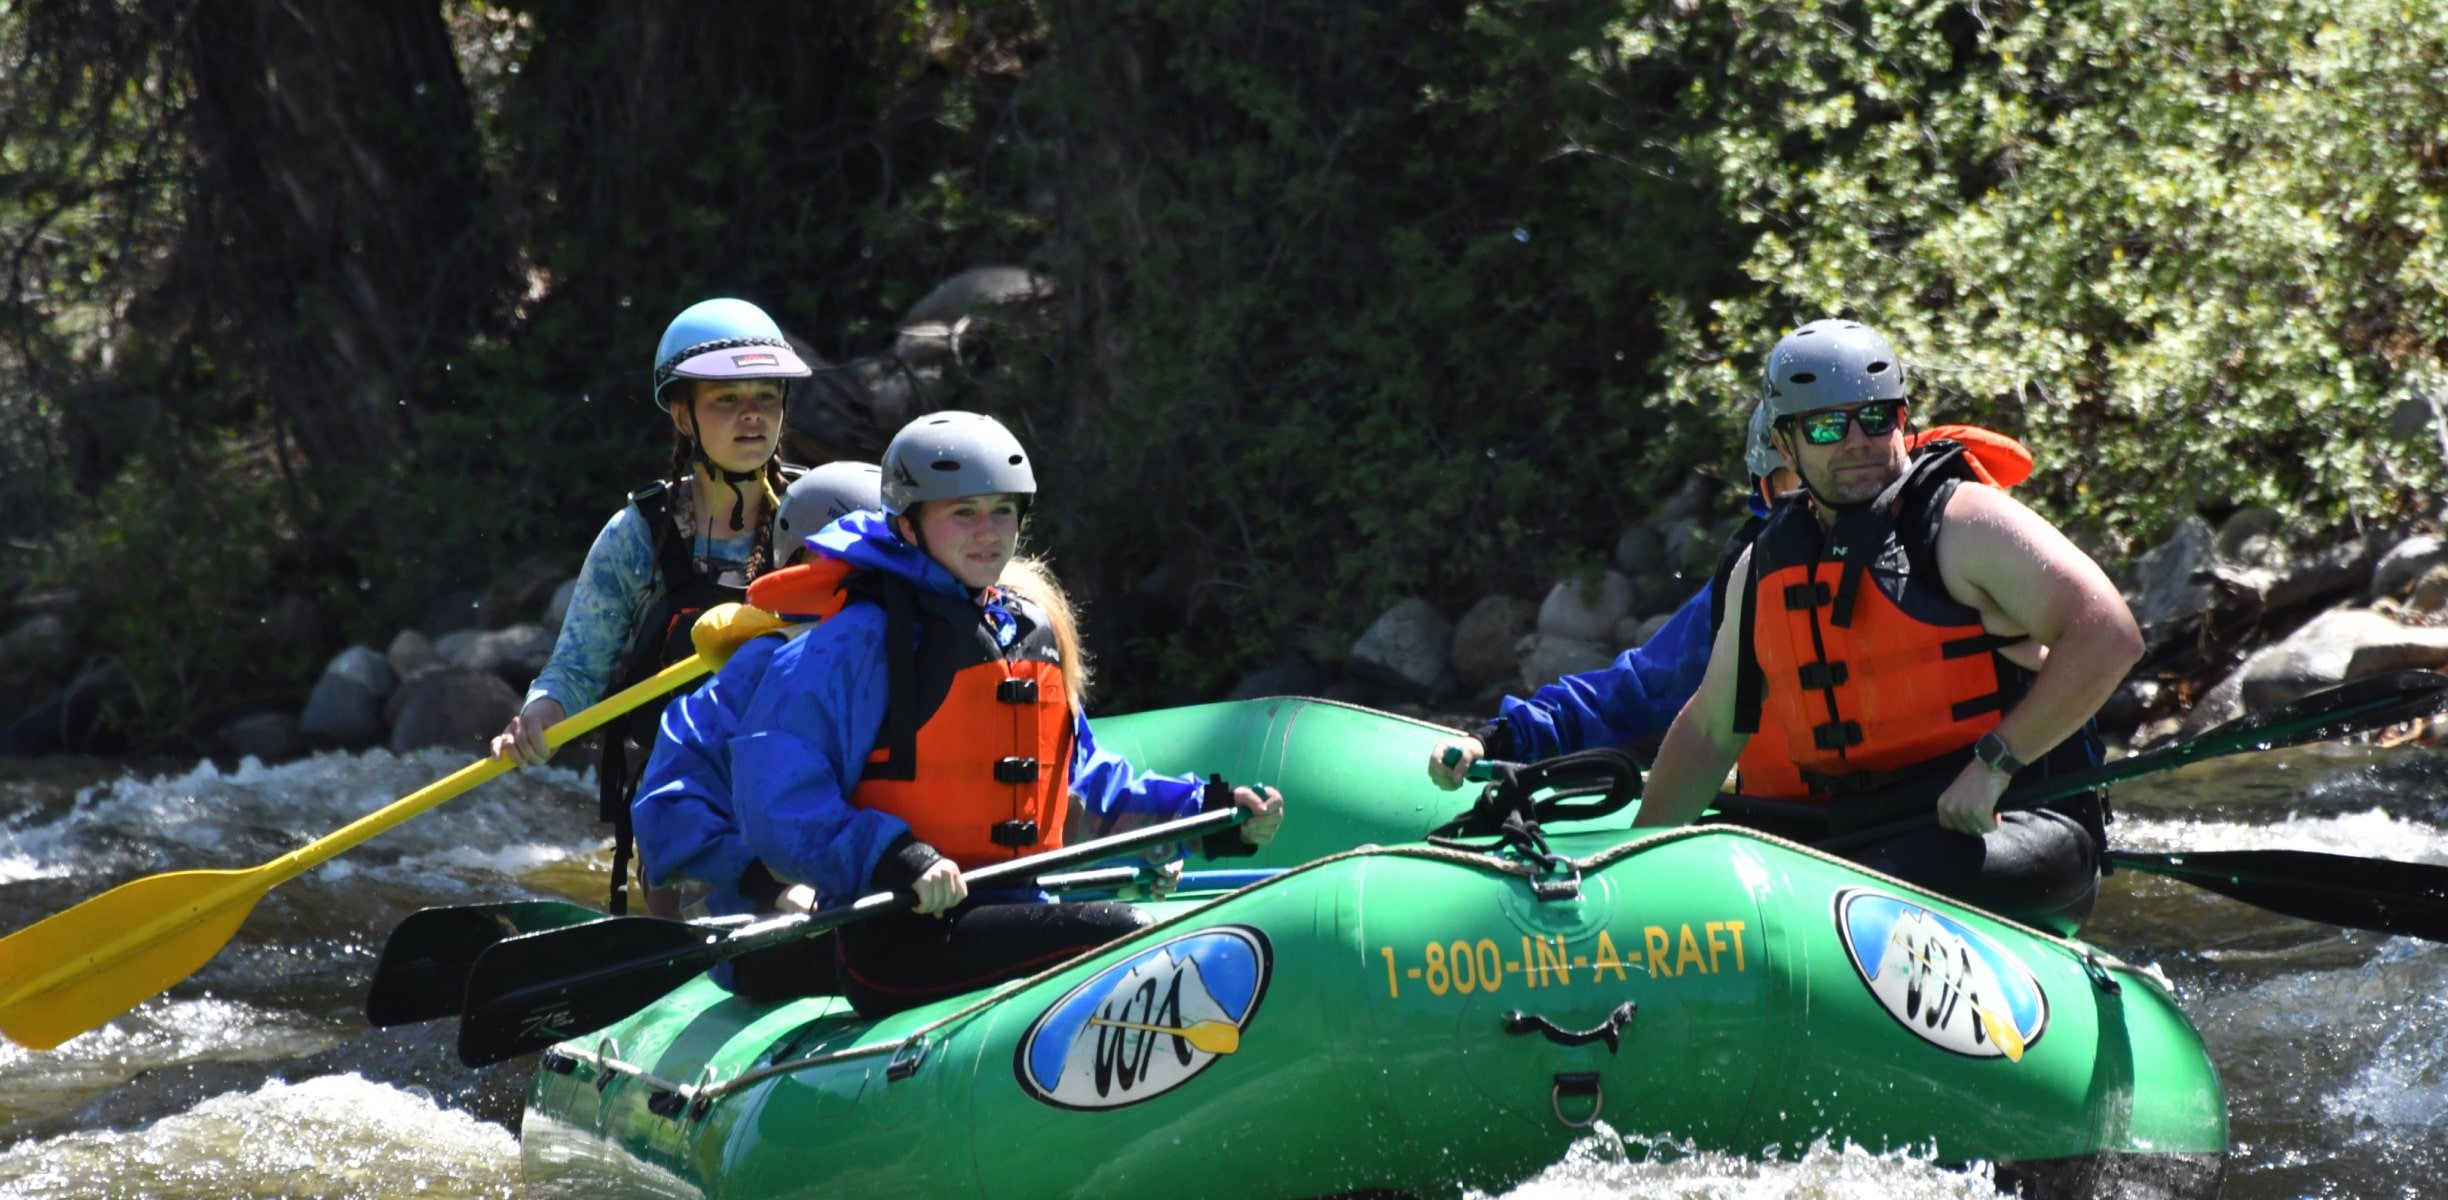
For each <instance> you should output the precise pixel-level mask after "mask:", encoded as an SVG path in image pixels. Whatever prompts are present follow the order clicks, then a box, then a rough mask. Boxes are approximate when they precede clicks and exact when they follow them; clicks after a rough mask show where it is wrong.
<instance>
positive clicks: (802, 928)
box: [459, 805, 1249, 1066]
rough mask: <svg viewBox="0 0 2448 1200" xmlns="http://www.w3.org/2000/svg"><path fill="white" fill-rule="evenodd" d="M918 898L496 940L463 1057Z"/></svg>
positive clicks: (1065, 855)
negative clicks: (725, 927)
mask: <svg viewBox="0 0 2448 1200" xmlns="http://www.w3.org/2000/svg"><path fill="white" fill-rule="evenodd" d="M1248 819H1249V810H1247V809H1244V808H1242V807H1240V806H1239V805H1234V806H1231V807H1229V808H1223V809H1217V810H1213V811H1210V812H1204V813H1200V814H1198V815H1197V816H1193V817H1185V818H1183V819H1181V820H1178V821H1168V822H1165V823H1164V824H1160V825H1151V826H1149V827H1147V828H1145V829H1138V830H1133V831H1131V832H1129V833H1122V834H1115V835H1113V836H1111V837H1103V838H1097V839H1095V840H1093V841H1087V842H1081V843H1079V844H1077V845H1073V846H1066V847H1064V848H1062V849H1060V850H1050V851H1047V852H1045V853H1043V854H1034V855H1030V856H1028V857H1025V858H1017V859H1013V860H1011V861H1010V862H1002V863H995V864H992V865H990V866H984V867H979V868H978V869H976V870H974V871H964V872H962V873H961V877H962V879H964V880H965V881H967V882H968V884H969V885H970V886H971V887H973V888H975V887H993V886H998V885H1016V884H1022V883H1025V882H1027V881H1029V880H1031V879H1035V878H1038V877H1040V876H1043V875H1047V874H1050V873H1053V872H1056V871H1060V870H1063V869H1065V868H1069V867H1074V866H1078V865H1081V864H1084V863H1090V862H1095V861H1096V860H1098V859H1101V858H1110V857H1112V856H1114V855H1117V854H1124V853H1128V852H1130V851H1134V850H1140V849H1144V848H1146V847H1148V846H1153V845H1156V844H1158V843H1161V842H1172V841H1182V840H1187V839H1191V838H1197V837H1203V836H1205V835H1207V834H1211V833H1218V832H1221V831H1223V830H1226V829H1229V828H1232V827H1233V826H1236V825H1239V824H1241V823H1242V822H1243V821H1246V820H1248ZM916 902H917V896H916V895H915V894H914V893H912V892H909V891H907V890H896V891H887V892H876V893H872V894H870V895H866V896H862V897H860V898H859V899H857V900H855V901H853V902H851V903H849V904H847V905H843V906H842V907H839V908H830V909H821V910H819V911H817V912H813V913H791V914H788V915H785V916H779V917H773V918H770V919H767V920H763V921H758V922H755V923H753V924H750V925H746V926H743V927H741V928H738V929H736V930H731V931H728V932H721V931H711V930H706V929H702V928H700V927H697V926H694V925H690V924H688V923H686V922H682V921H666V920H661V919H659V918H655V917H610V918H606V919H604V920H601V921H595V922H591V923H589V924H585V925H575V926H571V927H569V928H567V929H554V930H547V931H544V932H541V933H532V934H528V935H526V936H523V937H515V938H510V939H508V940H506V941H503V942H500V943H498V944H496V945H494V946H492V947H490V948H488V949H486V950H485V951H484V952H483V953H482V954H479V955H478V956H477V957H476V962H475V965H474V967H473V968H471V969H470V971H469V972H468V981H467V996H466V1002H465V1006H464V1009H463V1011H462V1012H461V1015H460V1021H459V1059H460V1061H461V1062H464V1063H466V1064H468V1065H469V1066H483V1065H485V1064H487V1063H495V1062H500V1061H502V1060H503V1059H506V1058H511V1057H514V1056H516V1055H519V1054H524V1053H527V1052H528V1051H531V1050H541V1049H543V1048H544V1047H546V1046H550V1045H552V1044H554V1043H556V1042H560V1041H564V1040H567V1039H569V1038H572V1037H576V1036H578V1035H579V1034H582V1033H586V1032H588V1031H590V1030H594V1029H601V1028H603V1027H604V1026H606V1025H609V1024H612V1023H613V1022H615V1021H618V1020H620V1019H622V1018H623V1017H626V1016H628V1015H630V1014H631V1013H634V1012H637V1011H638V1010H640V1009H642V1008H645V1007H646V1006H647V1005H649V1004H652V1003H654V1002H655V1000H656V999H658V998H659V997H661V996H662V995H663V994H664V993H666V992H669V991H670V990H672V989H673V988H675V987H678V986H680V985H681V984H683V983H686V982H688V981H689V980H690V979H692V978H694V977H696V976H697V975H698V974H700V973H702V972H704V971H706V970H707V969H709V968H711V967H713V966H715V965H716V964H719V963H722V962H725V961H728V960H730V959H733V958H736V957H738V956H740V955H743V954H749V953H753V952H755V951H758V950H766V949H771V948H773V947H776V946H781V945H786V944H788V943H791V942H795V941H800V940H803V939H806V938H811V937H815V936H817V935H819V934H822V933H824V932H826V931H827V930H831V929H837V928H839V927H841V926H843V925H847V924H849V923H851V922H853V921H861V920H865V919H867V918H869V917H873V916H878V915H881V914H883V913H888V912H900V911H906V910H908V909H909V908H911V907H912V906H913V905H915V904H916Z"/></svg>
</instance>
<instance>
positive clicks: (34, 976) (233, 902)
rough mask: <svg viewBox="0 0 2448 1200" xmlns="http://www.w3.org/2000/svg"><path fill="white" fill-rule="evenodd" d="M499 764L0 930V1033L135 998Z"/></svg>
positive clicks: (629, 695) (501, 763)
mask: <svg viewBox="0 0 2448 1200" xmlns="http://www.w3.org/2000/svg"><path fill="white" fill-rule="evenodd" d="M708 666H709V664H708V663H707V661H706V660H705V659H704V658H703V657H702V656H696V655H692V656H690V657H688V658H684V659H681V660H680V661H679V662H676V663H673V664H672V665H670V666H668V667H665V668H663V670H662V671H660V672H658V673H657V674H655V675H654V676H653V677H652V678H650V679H647V680H645V681H644V682H642V683H639V684H637V685H635V686H633V687H629V688H624V689H622V690H621V691H620V692H619V693H618V694H616V695H614V696H611V697H609V698H607V699H605V700H604V701H603V702H602V703H599V704H595V705H593V706H590V707H588V708H585V709H582V710H580V711H579V712H578V713H577V715H575V716H572V717H569V718H567V719H565V720H563V721H561V722H560V723H558V724H556V725H554V726H553V727H552V728H550V729H547V730H545V731H544V741H545V743H546V744H547V745H550V746H554V747H556V748H557V747H560V746H562V745H565V744H567V743H568V742H569V741H570V740H571V739H573V738H577V737H580V736H583V735H584V734H586V733H587V732H588V731H590V730H592V729H594V728H596V727H597V726H600V725H602V724H604V723H605V722H607V721H610V720H611V719H612V718H614V717H617V716H619V715H621V714H622V713H625V712H627V711H629V710H630V709H633V708H636V707H637V706H638V705H640V704H643V703H645V702H646V701H648V700H650V699H653V698H654V697H656V696H659V695H662V694H663V693H665V692H668V691H670V690H672V689H673V688H675V687H678V686H680V685H681V684H683V683H686V682H688V681H689V680H691V679H695V678H696V677H698V676H700V675H703V674H705V673H706V671H707V669H708ZM511 766H512V764H511V763H510V762H509V761H508V760H507V759H499V758H480V759H478V760H476V761H475V762H472V763H469V764H468V765H466V766H464V767H461V768H459V769H458V770H456V771H453V772H451V773H450V774H449V775H446V776H444V777H443V778H441V779H438V780H436V781H434V782H433V783H430V784H427V785H425V786H424V787H422V788H419V789H417V790H416V791H414V792H410V793H409V794H408V795H406V796H403V797H401V798H399V799H398V800H396V801H393V802H392V803H390V804H387V805H385V806H383V807H382V808H378V809H376V810H374V811H373V812H370V813H367V814H366V815H364V816H362V817H359V818H357V819H356V820H354V821H351V822H349V823H348V824H346V825H343V826H341V827H340V828H339V829H336V830H334V831H332V832H331V833H328V834H326V835H324V836H323V837H321V838H318V839H316V840H315V841H312V842H309V843H307V844H306V845H303V846H300V847H298V848H297V849H295V850H292V851H290V852H289V853H287V854H284V855H281V856H280V857H279V858H276V859H273V860H272V861H270V862H268V863H264V864H262V865H260V866H256V867H252V868H249V869H247V870H243V871H173V872H171V873H169V874H167V875H148V876H145V877H144V878H142V879H137V880H132V881H130V882H127V883H123V884H120V885H119V886H118V887H115V888H112V889H111V890H109V891H107V892H104V893H102V894H101V895H99V896H96V897H94V898H93V899H91V900H88V901H86V902H84V903H83V904H79V905H77V906H76V907H74V908H71V909H69V910H67V911H66V912H62V913H57V914H54V915H52V916H49V917H45V918H43V919H42V920H41V921H38V922H36V923H34V924H32V925H29V926H27V927H26V928H24V929H20V930H18V931H17V932H15V933H12V934H10V935H8V936H7V937H5V938H0V1034H6V1035H7V1036H8V1039H9V1040H10V1041H12V1042H16V1043H17V1044H19V1045H21V1046H26V1047H29V1048H31V1049H35V1050H49V1049H51V1048H52V1047H54V1046H57V1045H59V1044H60V1043H61V1042H64V1041H67V1040H68V1039H69V1038H72V1037H75V1036H76V1035H78V1034H80V1033H83V1032H85V1031H86V1030H89V1029H93V1028H96V1027H97V1026H100V1025H101V1024H102V1023H103V1022H105V1021H108V1020H110V1019H111V1018H112V1017H116V1016H118V1015H119V1014H121V1013H123V1012H126V1011H127V1010H129V1009H131V1008H134V1007H136V1006H137V1005H139V1004H142V1003H144V1002H145V1000H146V999H148V998H150V997H152V996H156V995H159V994H161V992H162V991H163V990H164V989H166V988H168V987H169V986H170V985H171V984H174V983H177V982H178V981H179V980H182V979H185V978H187V977H188V976H189V975H193V974H195V972H196V969H197V968H198V967H201V966H203V965H204V964H205V963H208V962H210V961H212V956H213V955H215V954H217V953H219V952H220V950H221V947H222V946H224V945H227V944H228V943H229V940H230V936H231V935H232V934H235V933H237V932H238V927H239V926H240V925H242V924H244V923H245V922H246V918H247V914H248V913H250V912H253V911H254V910H255V902H256V901H257V900H260V899H262V898H263V896H264V893H266V892H269V891H271V890H272V889H273V888H275V887H278V886H280V885H281V884H283V883H286V882H288V881H289V880H292V879H295V878H297V877H298V876H300V875H303V874H305V873H306V872H307V871H310V870H313V869H314V868H315V867H316V866H318V865H320V864H321V863H322V862H323V861H324V860H325V859H328V858H331V857H333V856H334V855H337V854H340V853H342V852H343V851H346V850H348V849H349V848H351V847H353V846H356V845H357V844H358V843H360V842H363V841H365V840H366V839H368V838H370V837H373V836H374V835H375V834H378V833H381V832H383V831H384V830H387V829H390V828H392V827H394V826H396V825H399V824H401V823H402V822H404V821H407V820H408V819H409V818H411V817H414V816H416V815H417V814H419V813H422V812H424V811H425V810H426V809H429V808H432V807H434V806H435V805H438V804H440V803H442V802H443V801H445V800H449V799H451V798H452V797H455V796H457V795H459V794H460V793H462V792H465V791H467V790H469V789H470V788H473V787H475V786H476V785H478V784H480V783H483V782H485V781H486V780H489V779H492V778H493V777H494V776H496V775H501V774H505V773H507V772H508V771H509V770H510V769H511Z"/></svg>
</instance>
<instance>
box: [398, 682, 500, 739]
mask: <svg viewBox="0 0 2448 1200" xmlns="http://www.w3.org/2000/svg"><path fill="white" fill-rule="evenodd" d="M399 695H400V706H399V719H398V720H397V721H396V722H394V723H393V724H392V726H391V751H392V753H394V754H405V753H407V752H409V751H411V750H422V749H424V748H425V747H427V746H446V747H449V748H451V749H454V750H464V751H466V752H468V753H470V754H482V753H484V751H485V748H486V746H487V745H488V744H489V743H490V742H491V741H492V738H493V735H494V734H497V733H500V732H501V730H502V726H504V725H507V724H509V723H510V718H511V717H513V716H515V715H517V713H518V702H519V696H518V693H517V692H515V691H512V690H511V688H510V685H509V684H507V683H504V682H502V680H501V677H500V676H498V675H494V674H491V673H489V672H485V671H470V670H465V669H462V668H456V667H447V668H444V669H442V670H438V671H430V672H427V673H426V674H424V675H422V676H420V677H418V678H417V679H415V680H412V681H410V682H409V683H407V684H405V685H402V686H401V688H400V692H399Z"/></svg>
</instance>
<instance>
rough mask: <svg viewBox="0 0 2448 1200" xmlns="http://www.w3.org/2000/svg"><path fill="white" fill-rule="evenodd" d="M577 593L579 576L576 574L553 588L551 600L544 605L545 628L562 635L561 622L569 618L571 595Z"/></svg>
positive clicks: (556, 634)
mask: <svg viewBox="0 0 2448 1200" xmlns="http://www.w3.org/2000/svg"><path fill="white" fill-rule="evenodd" d="M577 594H578V577H577V576H575V575H573V576H570V577H569V578H567V579H564V580H562V581H561V586H559V587H557V588H554V589H553V594H552V600H551V602H550V603H548V604H546V605H545V606H544V628H546V629H549V630H552V631H553V636H554V637H559V636H561V623H562V622H563V621H566V620H568V619H569V606H570V597H572V596H575V595H577Z"/></svg>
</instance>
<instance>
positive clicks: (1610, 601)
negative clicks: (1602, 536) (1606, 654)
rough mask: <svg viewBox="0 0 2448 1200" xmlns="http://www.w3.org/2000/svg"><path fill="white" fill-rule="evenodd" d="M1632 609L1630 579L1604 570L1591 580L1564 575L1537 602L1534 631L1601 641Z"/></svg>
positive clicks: (1555, 635) (1610, 633)
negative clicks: (1536, 626) (1536, 621)
mask: <svg viewBox="0 0 2448 1200" xmlns="http://www.w3.org/2000/svg"><path fill="white" fill-rule="evenodd" d="M1631 611H1632V581H1631V580H1630V579H1627V578H1625V577H1624V576H1623V574H1622V573H1621V572H1617V571H1607V572H1604V573H1602V574H1601V575H1599V576H1598V578H1597V579H1595V580H1591V581H1583V580H1578V579H1567V580H1564V581H1562V582H1560V583H1558V584H1556V585H1555V586H1554V587H1552V588H1549V589H1548V591H1547V598H1546V599H1545V600H1543V601H1540V602H1539V611H1538V631H1539V633H1541V634H1542V635H1545V636H1547V637H1557V638H1571V639H1574V640H1576V641H1583V642H1605V641H1609V640H1611V639H1613V638H1614V636H1615V622H1617V621H1620V620H1622V619H1623V618H1624V616H1625V614H1627V613H1629V612H1631Z"/></svg>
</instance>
